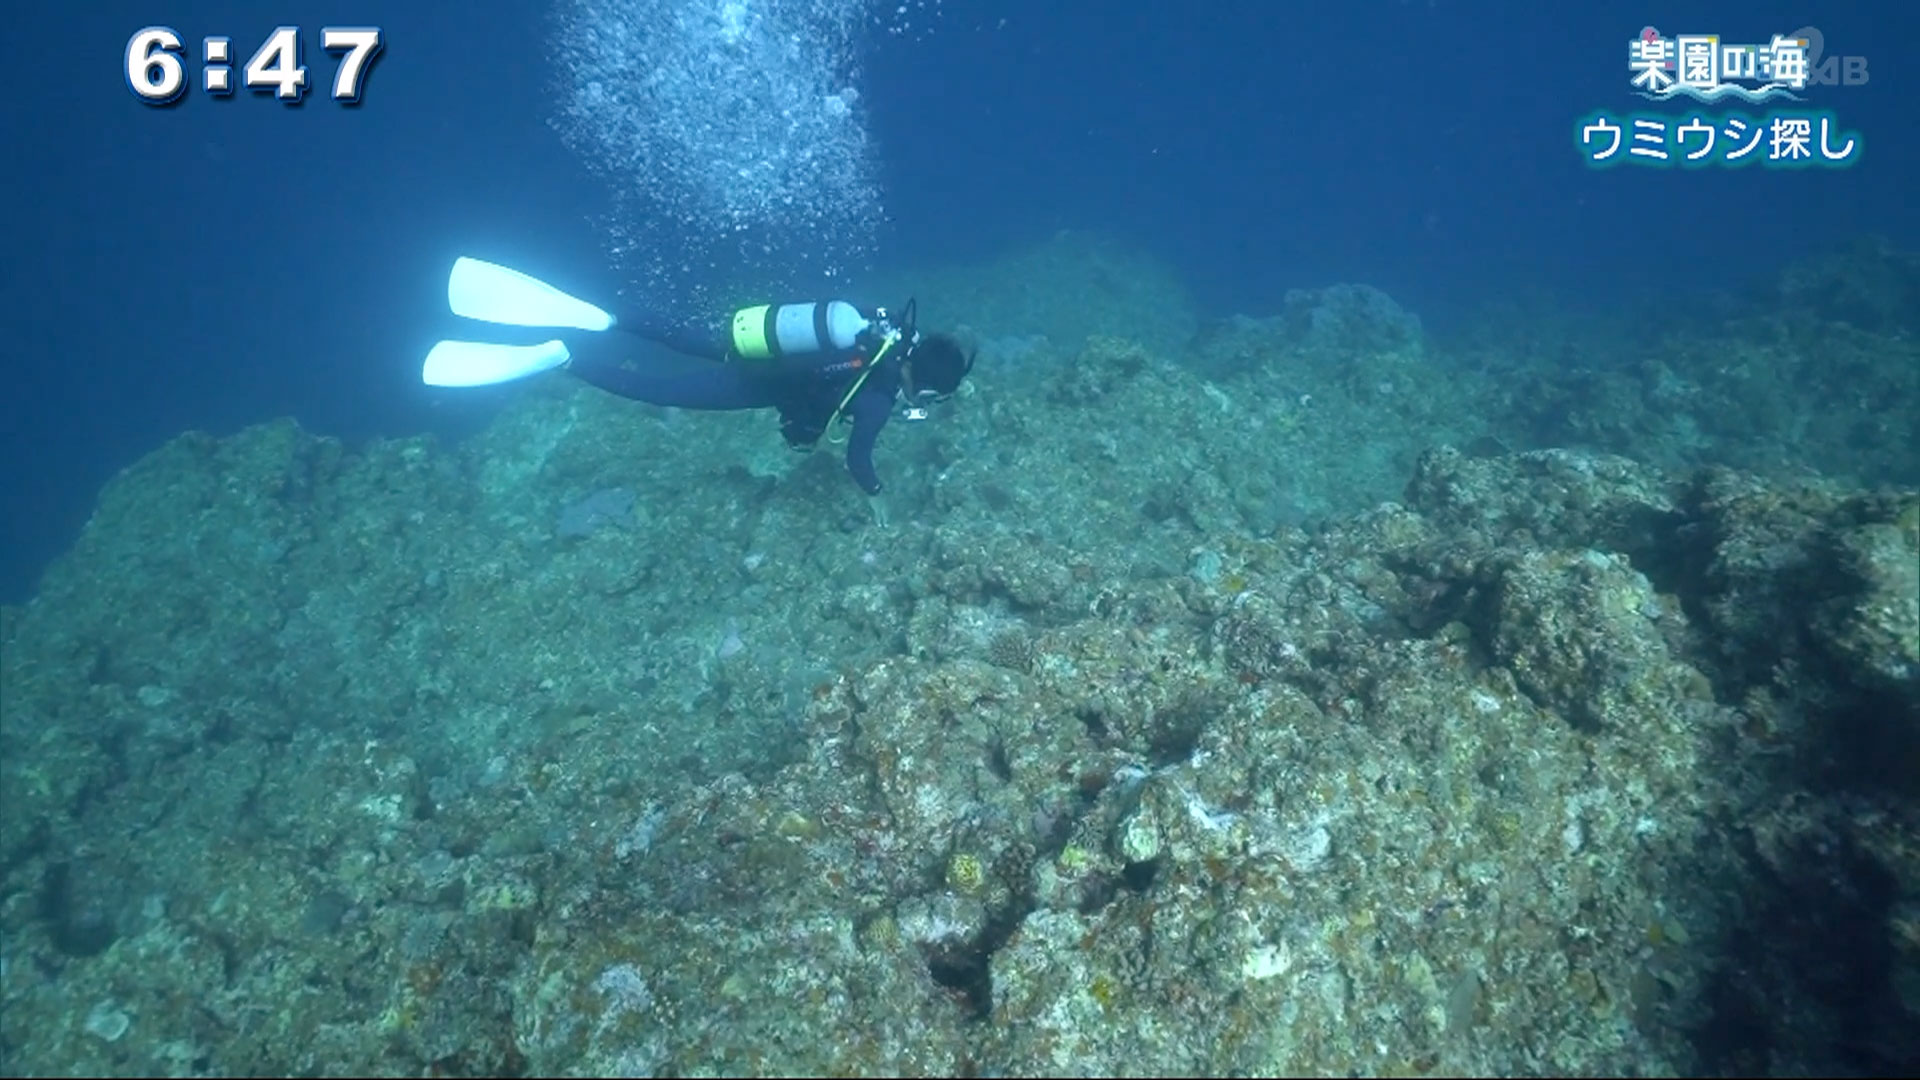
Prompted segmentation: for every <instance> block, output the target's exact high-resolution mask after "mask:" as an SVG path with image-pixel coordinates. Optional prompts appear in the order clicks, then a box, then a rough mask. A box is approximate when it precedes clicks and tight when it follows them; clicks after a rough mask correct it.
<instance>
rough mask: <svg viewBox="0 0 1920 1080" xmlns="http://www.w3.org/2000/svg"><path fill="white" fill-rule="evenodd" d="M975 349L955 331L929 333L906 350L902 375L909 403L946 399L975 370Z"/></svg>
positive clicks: (911, 404)
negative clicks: (970, 347) (956, 335)
mask: <svg viewBox="0 0 1920 1080" xmlns="http://www.w3.org/2000/svg"><path fill="white" fill-rule="evenodd" d="M974 356H975V352H972V351H968V349H967V348H966V347H965V346H964V345H962V344H961V343H960V339H959V338H957V337H954V336H953V335H952V334H928V335H927V336H926V337H924V338H921V339H920V341H919V342H918V343H917V344H915V345H914V346H913V349H912V351H910V352H908V353H907V356H906V361H905V362H904V363H903V364H901V367H900V374H901V378H902V382H903V385H902V387H901V389H902V391H903V392H904V393H905V395H906V399H907V404H908V405H910V406H915V407H925V406H926V405H929V404H932V403H934V402H940V401H945V400H947V399H948V398H950V397H952V396H953V394H954V391H956V390H958V389H960V383H961V382H962V380H964V379H966V377H967V372H969V371H972V370H973V358H974Z"/></svg>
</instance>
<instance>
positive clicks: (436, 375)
mask: <svg viewBox="0 0 1920 1080" xmlns="http://www.w3.org/2000/svg"><path fill="white" fill-rule="evenodd" d="M571 358H572V354H571V353H569V352H567V344H566V342H564V341H561V340H559V339H557V338H556V339H554V340H553V341H543V342H541V343H540V344H538V345H494V344H491V343H489V342H484V341H442V342H440V343H439V344H437V345H435V346H434V347H433V349H432V351H430V352H428V353H427V362H426V363H425V364H423V365H421V368H420V381H421V382H424V383H426V384H427V385H428V386H492V385H493V384H495V383H503V382H512V381H513V380H515V379H524V378H526V377H527V376H529V375H538V374H540V373H541V372H543V371H552V370H553V369H554V368H557V367H559V366H560V365H561V364H564V363H566V362H567V361H568V360H569V359H571Z"/></svg>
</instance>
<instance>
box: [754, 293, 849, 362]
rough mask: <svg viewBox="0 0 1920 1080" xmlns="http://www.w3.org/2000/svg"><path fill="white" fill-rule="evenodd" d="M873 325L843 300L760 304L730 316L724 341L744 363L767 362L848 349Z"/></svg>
mask: <svg viewBox="0 0 1920 1080" xmlns="http://www.w3.org/2000/svg"><path fill="white" fill-rule="evenodd" d="M872 325H873V324H872V322H870V321H869V320H868V319H867V317H866V316H865V315H862V314H860V309H859V308H857V307H854V306H853V305H852V304H849V303H847V302H846V301H845V300H828V301H822V302H817V303H810V304H760V305H758V306H757V307H750V308H741V309H740V310H739V311H736V312H734V313H733V323H732V328H731V331H730V332H729V333H728V335H727V339H728V343H729V344H730V345H732V347H733V352H734V354H735V355H736V356H739V357H740V358H741V359H743V360H770V359H773V358H775V357H779V356H786V355H787V354H789V353H813V352H832V351H834V350H838V349H851V348H853V347H854V345H855V344H856V343H857V342H858V341H859V339H860V335H861V334H863V333H865V332H866V330H867V329H868V327H870V326H872Z"/></svg>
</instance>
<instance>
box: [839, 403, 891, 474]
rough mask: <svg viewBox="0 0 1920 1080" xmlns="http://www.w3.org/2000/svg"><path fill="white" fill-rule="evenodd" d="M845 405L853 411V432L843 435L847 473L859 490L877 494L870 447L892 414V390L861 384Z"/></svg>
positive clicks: (871, 447) (876, 440) (871, 448)
mask: <svg viewBox="0 0 1920 1080" xmlns="http://www.w3.org/2000/svg"><path fill="white" fill-rule="evenodd" d="M848 408H849V409H850V410H851V411H852V413H853V434H852V435H849V436H848V437H847V472H849V473H851V474H852V475H853V482H854V483H856V484H859V485H860V490H861V491H864V492H866V493H867V494H869V495H878V494H880V474H879V473H878V472H876V471H875V470H874V467H873V447H874V444H875V443H876V442H878V441H879V439H880V429H881V428H884V427H886V426H887V421H888V420H889V419H891V418H892V416H893V393H892V391H891V390H887V391H882V390H881V388H880V387H878V386H869V387H863V388H862V390H861V392H860V393H858V394H855V395H854V398H853V401H851V402H850V403H848Z"/></svg>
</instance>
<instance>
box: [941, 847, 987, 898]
mask: <svg viewBox="0 0 1920 1080" xmlns="http://www.w3.org/2000/svg"><path fill="white" fill-rule="evenodd" d="M986 876H987V875H986V870H985V869H984V868H983V867H982V866H981V865H980V857H979V856H978V855H974V854H972V853H970V852H965V851H962V852H958V853H956V854H955V855H954V856H953V858H952V859H951V860H949V861H948V862H947V884H948V885H951V886H953V887H954V888H955V889H956V890H958V891H960V892H963V893H970V892H977V891H979V889H980V884H981V882H983V881H985V880H986Z"/></svg>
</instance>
